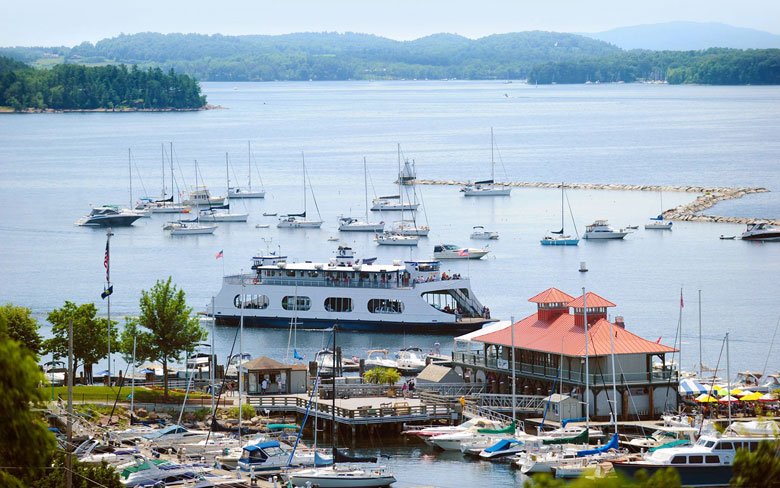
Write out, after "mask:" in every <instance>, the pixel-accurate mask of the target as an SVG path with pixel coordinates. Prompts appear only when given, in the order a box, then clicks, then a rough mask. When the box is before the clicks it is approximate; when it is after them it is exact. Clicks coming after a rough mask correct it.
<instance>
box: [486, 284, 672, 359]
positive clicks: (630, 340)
mask: <svg viewBox="0 0 780 488" xmlns="http://www.w3.org/2000/svg"><path fill="white" fill-rule="evenodd" d="M608 303H609V302H608ZM588 306H589V307H590V297H588ZM512 329H514V336H515V337H514V344H515V347H516V348H519V349H528V350H532V351H540V352H548V353H555V354H564V355H566V356H580V357H582V356H585V329H584V328H583V327H581V326H577V325H574V315H571V314H568V313H565V314H562V315H560V316H558V317H557V318H556V319H555V320H553V321H552V322H545V321H543V320H539V318H538V315H537V314H536V313H534V314H533V315H529V316H528V317H526V318H524V319H523V320H521V321H519V322H516V323H515V324H514V326H513V327H506V328H504V329H501V330H497V331H495V332H490V333H486V334H485V335H482V336H477V337H474V338H473V339H472V340H473V341H477V342H484V343H488V344H500V345H503V346H507V347H511V345H512V335H511V334H512ZM612 331H613V333H614V335H615V340H614V343H615V354H656V353H671V352H674V351H675V349H674V348H672V347H669V346H664V345H663V344H658V343H655V342H653V341H648V340H647V339H643V338H641V337H639V336H638V335H636V334H633V333H631V332H629V331H627V330H625V329H624V328H622V327H618V326H613V327H612ZM588 336H589V344H588V356H606V355H609V354H610V353H611V347H610V323H609V322H608V321H607V320H605V319H600V320H599V321H598V322H596V323H595V324H593V325H592V326H590V327H589V328H588Z"/></svg>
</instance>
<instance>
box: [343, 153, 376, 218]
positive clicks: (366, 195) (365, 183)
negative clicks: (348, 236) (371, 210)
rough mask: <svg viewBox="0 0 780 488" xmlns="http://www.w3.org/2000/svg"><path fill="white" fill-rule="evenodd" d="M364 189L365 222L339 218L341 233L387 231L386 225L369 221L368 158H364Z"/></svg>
mask: <svg viewBox="0 0 780 488" xmlns="http://www.w3.org/2000/svg"><path fill="white" fill-rule="evenodd" d="M363 187H364V188H365V200H366V217H365V220H359V219H356V218H353V217H344V216H341V217H339V231H341V232H382V231H384V230H385V223H384V222H379V223H378V224H376V223H372V222H370V221H369V220H368V170H367V168H366V158H363Z"/></svg>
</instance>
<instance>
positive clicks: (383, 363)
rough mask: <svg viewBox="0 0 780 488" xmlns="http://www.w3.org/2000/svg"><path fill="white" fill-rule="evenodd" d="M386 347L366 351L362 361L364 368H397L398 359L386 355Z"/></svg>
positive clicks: (387, 352)
mask: <svg viewBox="0 0 780 488" xmlns="http://www.w3.org/2000/svg"><path fill="white" fill-rule="evenodd" d="M388 354H389V351H388V350H387V349H371V350H369V351H366V360H365V361H364V362H363V364H364V365H365V369H366V370H369V369H373V368H398V361H396V360H394V359H390V358H389V357H388Z"/></svg>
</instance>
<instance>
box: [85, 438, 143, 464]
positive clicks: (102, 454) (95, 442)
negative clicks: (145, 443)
mask: <svg viewBox="0 0 780 488" xmlns="http://www.w3.org/2000/svg"><path fill="white" fill-rule="evenodd" d="M73 454H74V455H75V456H76V457H77V458H78V460H79V462H82V463H87V464H100V463H103V462H105V463H107V464H111V465H114V466H116V465H119V464H124V463H128V462H131V461H133V459H135V456H137V455H138V454H140V451H139V450H138V449H137V448H136V447H127V446H113V445H110V444H106V443H105V442H103V441H101V440H99V439H95V438H89V439H87V440H86V441H84V442H82V443H81V444H80V445H79V446H78V447H76V449H75V450H74V451H73Z"/></svg>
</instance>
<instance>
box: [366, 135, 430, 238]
mask: <svg viewBox="0 0 780 488" xmlns="http://www.w3.org/2000/svg"><path fill="white" fill-rule="evenodd" d="M398 168H399V170H400V168H401V145H400V144H398ZM414 205H415V207H414V208H415V209H416V208H417V204H416V203H415V204H414ZM398 206H399V209H400V210H401V221H400V224H401V227H402V229H403V226H404V199H403V192H402V191H401V180H400V179H399V180H398ZM412 222H414V221H412ZM396 224H397V223H396ZM414 229H415V230H416V225H415V226H414ZM426 234H427V232H426ZM374 240H375V241H376V243H377V244H379V245H380V246H416V245H417V244H418V243H419V241H420V236H419V235H418V234H416V233H401V232H397V231H395V230H392V231H386V232H384V233H382V234H377V235H376V236H375V237H374Z"/></svg>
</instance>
